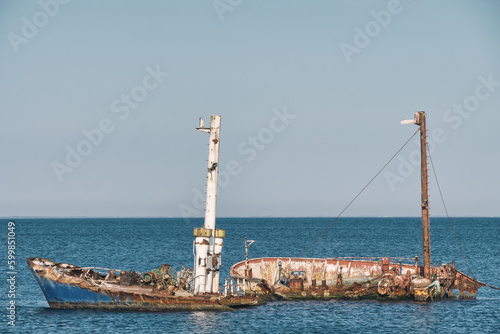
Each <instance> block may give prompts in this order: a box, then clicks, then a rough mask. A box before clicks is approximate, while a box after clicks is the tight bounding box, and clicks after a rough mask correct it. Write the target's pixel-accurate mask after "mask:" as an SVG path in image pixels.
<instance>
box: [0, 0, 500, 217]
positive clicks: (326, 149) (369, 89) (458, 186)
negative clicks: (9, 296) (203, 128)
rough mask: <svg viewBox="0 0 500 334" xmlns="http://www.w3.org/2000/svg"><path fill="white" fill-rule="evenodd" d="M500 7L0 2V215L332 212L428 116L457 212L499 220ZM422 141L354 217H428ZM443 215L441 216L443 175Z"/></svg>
mask: <svg viewBox="0 0 500 334" xmlns="http://www.w3.org/2000/svg"><path fill="white" fill-rule="evenodd" d="M499 17H500V2H498V1H494V0H490V1H485V0H475V1H458V0H457V1H451V0H448V1H425V0H422V1H410V0H401V1H394V0H386V1H347V0H345V1H294V0H286V1H285V0H282V1H251V0H215V1H212V0H206V1H151V0H150V1H118V0H116V1H97V0H87V1H77V0H73V1H67V0H66V1H62V0H60V1H56V0H40V1H1V2H0V36H1V39H0V92H1V99H0V124H1V130H0V158H1V164H0V189H1V191H0V216H3V217H11V216H175V217H182V216H185V217H189V216H202V215H203V196H204V195H203V194H204V191H205V182H206V179H205V176H206V175H205V174H206V167H207V166H206V159H207V154H208V153H207V148H208V147H207V144H208V136H207V135H206V134H203V133H199V132H197V131H196V130H195V129H194V128H195V127H196V126H197V124H198V118H199V117H204V118H205V123H206V124H207V123H208V122H209V119H210V115H212V114H218V115H221V116H222V130H221V151H220V166H221V174H220V175H219V180H220V189H219V190H220V191H219V194H218V208H217V209H218V216H336V215H337V214H338V213H339V212H340V211H341V210H342V209H343V208H344V207H345V206H346V205H347V204H348V203H349V202H350V201H351V199H352V198H353V197H354V196H355V195H356V194H357V193H358V192H359V191H360V190H361V189H362V188H363V187H364V186H365V184H366V183H367V182H368V181H369V180H370V179H371V178H372V177H373V176H374V175H375V174H376V173H377V172H378V170H379V169H380V168H381V167H382V166H383V165H384V164H385V163H386V162H387V161H388V160H389V158H390V157H391V156H392V155H393V154H394V153H396V151H397V150H398V149H399V148H400V147H401V146H402V145H403V143H404V142H405V141H406V140H407V139H408V138H410V136H411V135H412V134H413V133H414V132H415V131H416V129H417V127H416V126H414V125H400V121H401V120H402V119H411V118H413V113H414V112H415V111H418V110H424V111H426V112H427V116H428V129H429V133H428V134H429V140H430V142H431V149H432V158H433V162H434V165H435V167H436V172H437V175H438V179H439V184H440V186H441V190H442V192H443V195H444V198H445V201H446V204H447V207H448V211H449V213H450V215H452V216H500V205H499V204H500V203H499V202H500V177H499V170H500V153H499V144H500V131H499V130H498V128H499V124H500V20H498V18H499ZM417 150H418V143H417V137H414V139H413V140H412V142H411V143H410V144H408V146H407V147H405V148H404V149H403V150H402V151H401V152H400V154H399V155H398V157H397V158H396V159H395V160H393V161H392V162H391V163H390V164H389V165H388V167H387V169H386V170H385V171H384V172H382V173H381V174H380V175H379V176H378V178H377V179H376V180H375V181H374V182H373V183H372V184H371V186H370V187H369V188H368V189H367V190H366V191H365V192H364V193H363V194H362V195H361V196H360V197H359V199H358V200H357V201H356V202H355V203H354V204H353V205H352V206H351V207H350V208H349V209H348V210H347V211H346V212H345V216H418V215H419V214H420V175H419V169H418V168H419V166H415V165H416V163H417V162H418V156H417V155H416V154H417ZM430 179H431V184H430V192H431V202H430V204H431V212H432V214H433V215H434V216H436V215H443V214H444V210H443V206H442V204H441V201H440V197H439V193H438V191H437V186H436V181H435V180H434V176H433V174H432V171H431V176H430Z"/></svg>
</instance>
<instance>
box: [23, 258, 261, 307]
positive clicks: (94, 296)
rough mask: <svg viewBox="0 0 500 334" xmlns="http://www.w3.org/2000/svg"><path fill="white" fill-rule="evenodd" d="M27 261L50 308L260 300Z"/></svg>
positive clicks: (228, 304) (235, 304)
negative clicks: (160, 286)
mask: <svg viewBox="0 0 500 334" xmlns="http://www.w3.org/2000/svg"><path fill="white" fill-rule="evenodd" d="M27 262H28V265H29V266H30V268H31V271H32V273H33V275H34V276H35V278H36V280H37V282H38V283H39V285H40V287H41V289H42V291H43V293H44V295H45V298H46V299H47V302H48V304H49V306H50V307H51V308H57V309H75V308H92V309H118V310H137V311H183V310H189V311H192V310H219V311H229V310H234V309H237V308H241V307H248V306H255V305H259V304H262V303H263V302H262V301H261V300H258V299H257V298H255V297H253V296H243V295H242V296H237V295H231V294H227V295H224V294H207V295H193V294H191V293H189V292H187V291H185V290H183V289H179V288H176V287H174V286H172V288H170V287H168V288H166V289H156V288H155V287H154V286H145V285H143V284H140V283H139V282H137V283H135V284H131V283H130V282H129V281H128V282H127V283H125V280H122V281H121V282H120V276H119V275H118V277H113V279H109V277H110V275H109V273H108V274H107V275H104V274H102V273H100V272H98V271H96V270H95V269H91V268H81V267H77V266H73V265H70V264H64V263H54V262H53V261H51V260H48V259H42V258H29V259H27ZM127 274H128V273H127ZM124 283H125V284H124Z"/></svg>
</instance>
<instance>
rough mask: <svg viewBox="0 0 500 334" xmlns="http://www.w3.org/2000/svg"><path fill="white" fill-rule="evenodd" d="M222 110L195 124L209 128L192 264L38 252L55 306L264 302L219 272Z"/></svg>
mask: <svg viewBox="0 0 500 334" xmlns="http://www.w3.org/2000/svg"><path fill="white" fill-rule="evenodd" d="M220 121H221V117H220V116H212V117H211V121H210V127H209V128H206V127H204V125H203V119H200V123H199V126H198V127H197V128H196V129H197V130H199V131H201V132H205V133H208V134H209V137H210V139H209V155H208V175H207V193H206V208H205V221H204V226H203V227H200V228H195V229H194V233H193V235H194V237H195V240H194V249H195V257H194V267H193V268H183V269H182V270H180V271H178V272H175V270H174V269H173V268H172V267H171V266H169V265H165V264H162V265H161V266H160V267H159V268H157V269H153V270H150V271H148V272H145V273H138V272H135V271H132V270H131V271H125V270H117V269H109V268H101V267H78V266H75V265H72V264H67V263H58V262H54V261H52V260H49V259H45V258H40V257H34V258H28V259H27V262H28V265H29V267H30V268H31V271H32V273H33V275H34V276H35V278H36V280H37V282H38V284H39V285H40V288H41V289H42V291H43V293H44V295H45V298H46V299H47V302H48V304H49V306H50V307H51V308H58V309H61V308H62V309H73V308H94V309H123V310H138V311H165V310H234V309H237V308H241V307H247V306H255V305H259V304H263V303H265V302H264V301H263V300H262V299H258V298H256V297H255V296H253V295H250V294H245V295H244V294H242V293H241V290H240V291H238V289H237V286H236V285H234V284H232V283H233V281H232V279H226V280H225V282H224V285H223V288H222V289H221V287H220V282H219V274H220V266H221V254H222V246H223V244H224V242H223V240H224V238H225V231H224V230H221V229H217V228H216V226H215V212H216V201H217V174H218V170H219V168H218V163H219V145H220Z"/></svg>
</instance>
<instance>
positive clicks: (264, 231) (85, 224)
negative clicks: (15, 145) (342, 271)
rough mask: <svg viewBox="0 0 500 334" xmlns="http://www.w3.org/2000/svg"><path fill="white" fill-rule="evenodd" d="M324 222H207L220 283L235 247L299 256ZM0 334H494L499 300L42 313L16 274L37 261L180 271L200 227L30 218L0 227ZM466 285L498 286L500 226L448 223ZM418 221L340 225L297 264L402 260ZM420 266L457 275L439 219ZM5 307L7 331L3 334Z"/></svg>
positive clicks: (29, 280)
mask: <svg viewBox="0 0 500 334" xmlns="http://www.w3.org/2000/svg"><path fill="white" fill-rule="evenodd" d="M332 220H333V219H332V218H219V219H218V220H217V225H218V227H219V228H222V229H225V230H226V239H225V244H224V249H223V259H222V261H223V270H222V272H221V277H223V278H224V277H228V274H229V267H230V265H232V264H234V263H236V262H238V261H241V260H243V259H244V257H245V250H244V237H245V236H247V237H248V238H249V239H253V240H256V241H257V242H256V243H255V244H253V245H252V246H251V247H250V257H264V256H299V255H301V254H302V252H303V251H304V250H305V249H306V248H307V247H308V246H309V244H310V243H311V242H312V241H313V240H314V239H316V237H317V236H318V235H319V234H320V233H321V232H322V231H323V230H324V228H325V227H326V226H328V225H329V224H330V223H331V222H332ZM9 221H12V222H14V223H15V234H16V235H15V252H16V254H15V256H16V268H15V272H16V274H15V275H14V276H15V295H16V296H15V299H14V298H11V297H9V296H8V294H9V287H10V284H9V282H7V279H8V278H9V277H10V276H12V275H11V274H8V272H9V268H8V266H7V260H8V259H7V238H8V222H9ZM0 222H1V226H2V229H1V233H2V239H3V240H4V241H3V242H2V253H1V254H2V257H3V258H2V262H1V263H2V265H1V268H0V273H1V274H0V275H1V281H2V284H1V289H0V302H1V309H2V312H1V314H2V319H1V321H0V332H18V333H78V332H85V333H93V332H99V333H142V332H160V333H161V332H163V333H327V332H330V333H367V332H368V333H370V332H380V333H402V332H410V331H418V332H420V333H435V332H447V333H499V332H500V291H498V290H493V289H490V288H486V287H485V288H481V289H480V290H479V293H478V296H477V299H476V300H445V301H440V302H434V303H414V302H412V301H405V302H378V301H343V300H337V301H329V302H311V301H298V302H272V303H268V304H267V305H264V306H259V307H254V308H249V309H242V310H239V311H234V312H156V313H141V312H123V311H121V312H117V311H96V310H53V309H50V308H49V307H48V304H47V302H46V301H45V298H44V296H43V294H42V291H41V290H40V287H39V286H38V284H37V282H36V281H35V279H34V277H33V276H32V274H31V272H30V271H29V268H28V266H27V264H26V260H25V259H26V258H27V257H46V258H49V259H52V260H54V261H56V262H67V263H72V264H75V265H79V266H99V267H107V268H117V269H124V270H130V269H134V270H136V271H139V272H144V271H147V270H149V269H153V268H157V267H159V265H160V264H161V263H167V264H170V265H172V266H174V268H180V266H181V265H184V266H190V267H191V266H192V262H193V249H192V246H193V237H192V231H193V228H194V227H200V226H202V224H203V220H202V219H189V220H188V219H182V218H71V219H52V218H51V219H49V218H30V219H14V220H5V219H4V220H0ZM452 222H453V227H454V231H455V233H456V236H457V239H458V240H459V241H460V245H461V247H462V250H463V252H464V255H465V257H466V260H467V262H468V264H469V267H470V269H471V270H472V272H473V273H474V275H475V276H476V277H477V278H478V279H479V280H480V281H483V282H485V283H488V284H491V285H494V286H500V218H452ZM420 230H421V228H420V219H419V218H341V219H339V220H337V221H336V222H335V223H334V224H333V226H332V228H331V229H330V230H328V232H327V233H326V234H325V235H324V236H323V237H321V238H320V239H319V240H318V242H317V243H316V244H314V245H313V247H311V249H310V250H309V251H308V252H307V253H306V254H305V255H304V256H306V257H333V256H394V257H414V256H415V255H417V254H420V253H421V246H420V238H421V233H420ZM431 239H432V261H433V263H434V262H436V263H438V264H441V263H444V262H450V261H451V260H452V259H455V260H456V263H457V267H458V269H460V270H461V271H463V272H465V273H468V269H467V266H466V263H465V262H464V260H463V258H462V256H461V254H460V250H459V248H458V246H457V244H456V242H455V237H454V236H453V233H452V231H451V229H450V225H449V223H448V220H447V219H446V218H433V219H432V222H431ZM11 300H15V305H16V310H15V316H16V321H15V325H16V326H15V327H11V326H9V325H8V318H7V315H8V310H7V307H8V306H9V302H10V301H11Z"/></svg>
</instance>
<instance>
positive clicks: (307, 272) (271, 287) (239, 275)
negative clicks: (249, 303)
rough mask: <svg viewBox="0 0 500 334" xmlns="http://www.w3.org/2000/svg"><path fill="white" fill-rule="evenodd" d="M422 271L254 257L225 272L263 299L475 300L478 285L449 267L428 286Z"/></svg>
mask: <svg viewBox="0 0 500 334" xmlns="http://www.w3.org/2000/svg"><path fill="white" fill-rule="evenodd" d="M422 272H423V268H422V267H421V266H419V265H418V264H416V263H413V264H411V263H403V261H401V262H400V261H399V260H397V259H392V261H391V259H388V258H382V259H380V261H374V260H362V259H346V258H329V259H312V258H276V257H273V258H257V259H251V260H248V262H247V261H242V262H239V263H236V264H235V265H233V266H232V267H231V269H230V273H231V276H232V277H233V278H235V279H237V281H238V282H239V284H240V285H241V286H242V289H243V290H244V291H245V292H246V293H247V294H257V295H258V296H260V297H261V298H263V299H268V300H273V299H284V300H294V299H299V300H301V299H320V300H328V299H339V298H342V299H379V300H404V299H414V300H417V301H426V300H434V299H441V298H447V297H452V296H454V297H459V298H475V296H476V293H477V290H478V289H479V288H480V287H481V286H484V284H483V283H480V282H477V281H475V280H474V279H472V278H470V277H469V276H467V275H465V274H463V273H462V272H460V271H458V270H456V269H455V266H454V264H453V263H451V264H449V265H442V266H441V267H432V281H425V280H424V279H423V278H422V275H421V273H422ZM456 291H458V293H456Z"/></svg>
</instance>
